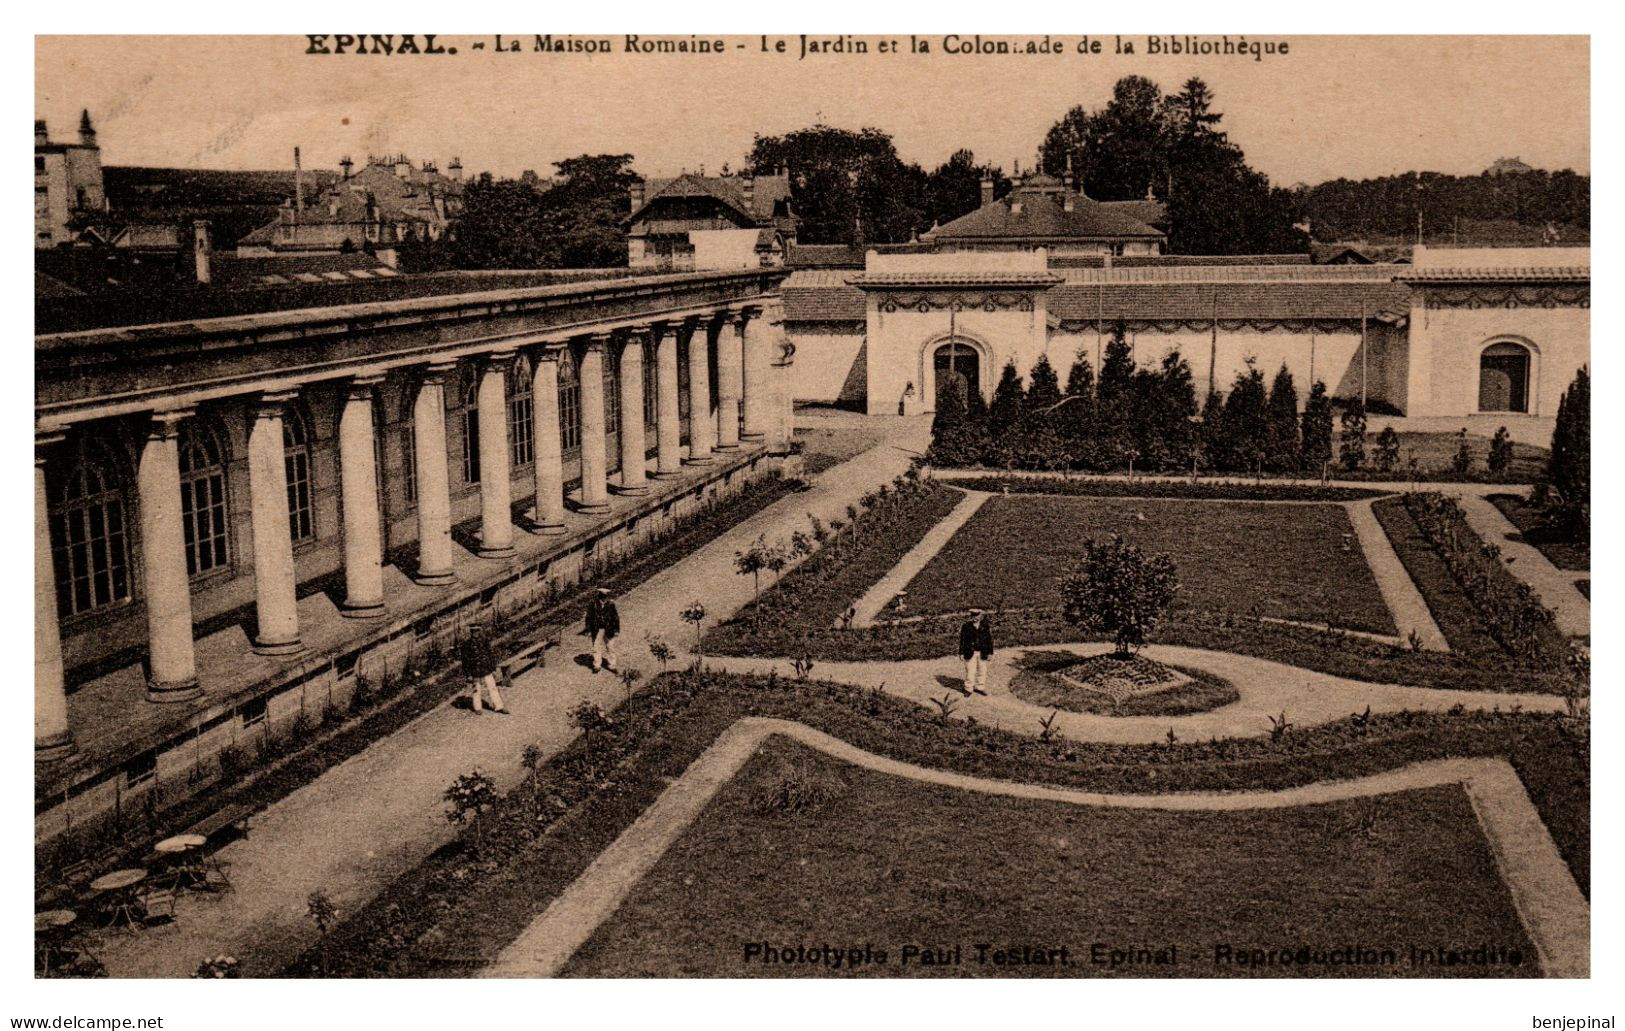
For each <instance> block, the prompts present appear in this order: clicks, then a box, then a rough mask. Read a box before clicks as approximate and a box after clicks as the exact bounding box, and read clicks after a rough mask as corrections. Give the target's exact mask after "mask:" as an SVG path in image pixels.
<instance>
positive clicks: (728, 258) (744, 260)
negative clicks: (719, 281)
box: [688, 229, 760, 269]
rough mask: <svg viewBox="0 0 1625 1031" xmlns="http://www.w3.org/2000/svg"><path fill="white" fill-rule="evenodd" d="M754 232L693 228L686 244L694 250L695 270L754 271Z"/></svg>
mask: <svg viewBox="0 0 1625 1031" xmlns="http://www.w3.org/2000/svg"><path fill="white" fill-rule="evenodd" d="M756 235H757V234H756V230H754V229H694V230H690V231H689V234H688V242H689V243H690V244H692V245H693V247H694V267H695V268H696V269H730V268H756V267H757V265H759V264H760V262H759V260H758V259H757V257H756Z"/></svg>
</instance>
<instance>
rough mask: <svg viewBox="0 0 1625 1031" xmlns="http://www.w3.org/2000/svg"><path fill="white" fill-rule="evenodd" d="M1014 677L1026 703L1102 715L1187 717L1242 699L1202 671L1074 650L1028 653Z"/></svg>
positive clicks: (1013, 687)
mask: <svg viewBox="0 0 1625 1031" xmlns="http://www.w3.org/2000/svg"><path fill="white" fill-rule="evenodd" d="M1017 665H1018V666H1019V667H1020V668H1019V670H1018V671H1017V673H1016V674H1015V676H1014V677H1013V678H1011V681H1010V693H1011V694H1013V695H1015V696H1016V697H1017V698H1020V699H1021V700H1022V701H1024V702H1030V703H1032V704H1033V705H1041V706H1045V707H1047V708H1053V709H1065V710H1066V711H1068V712H1082V713H1090V714H1093V715H1098V716H1186V715H1189V714H1191V713H1193V712H1209V711H1211V710H1213V709H1217V708H1220V707H1221V706H1225V705H1230V704H1231V703H1233V702H1236V701H1238V700H1240V698H1241V692H1239V691H1237V690H1236V688H1235V685H1234V684H1231V683H1230V682H1229V681H1227V680H1225V679H1223V678H1222V677H1216V676H1214V675H1212V674H1211V673H1205V672H1203V671H1201V670H1195V669H1184V668H1182V667H1178V666H1164V665H1163V664H1162V663H1160V662H1153V661H1152V660H1150V659H1147V658H1145V657H1144V656H1139V655H1136V656H1133V657H1132V658H1128V659H1123V658H1120V657H1118V656H1116V655H1095V656H1090V657H1089V658H1085V659H1079V658H1078V656H1077V655H1075V654H1073V653H1071V652H1028V653H1026V654H1025V655H1023V656H1022V657H1021V659H1019V660H1017Z"/></svg>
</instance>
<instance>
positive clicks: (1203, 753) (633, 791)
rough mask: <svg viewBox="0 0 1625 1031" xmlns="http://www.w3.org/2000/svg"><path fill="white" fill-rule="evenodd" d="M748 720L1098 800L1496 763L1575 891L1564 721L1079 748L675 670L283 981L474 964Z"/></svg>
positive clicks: (431, 971) (1344, 727) (1517, 717)
mask: <svg viewBox="0 0 1625 1031" xmlns="http://www.w3.org/2000/svg"><path fill="white" fill-rule="evenodd" d="M752 715H759V716H773V717H780V718H784V719H792V720H798V721H800V722H803V723H806V724H808V725H809V726H812V727H815V728H817V729H819V730H822V731H824V732H826V733H829V734H831V735H834V736H835V737H837V738H840V739H841V740H844V741H848V742H850V743H852V744H854V745H856V746H857V747H859V748H863V749H866V750H869V751H872V752H876V753H878V754H881V755H886V756H890V757H892V758H896V759H899V760H902V761H904V762H911V763H916V764H919V765H923V766H928V767H935V768H941V769H946V770H952V771H956V772H960V773H966V774H969V775H972V776H980V777H994V778H998V779H1003V780H1013V781H1018V782H1026V783H1044V784H1055V785H1059V786H1064V787H1074V788H1081V789H1085V790H1096V791H1103V792H1145V791H1155V792H1177V791H1199V790H1205V791H1217V790H1240V789H1247V790H1266V789H1272V788H1284V787H1293V786H1297V785H1301V784H1307V783H1312V782H1314V781H1318V780H1325V779H1345V778H1352V777H1358V776H1364V775H1368V774H1372V773H1378V772H1382V771H1384V770H1390V769H1394V768H1396V767H1399V766H1403V765H1406V764H1409V763H1413V762H1420V761H1425V760H1431V759H1440V758H1446V757H1452V756H1485V755H1495V756H1505V757H1506V758H1508V759H1509V761H1511V762H1512V764H1513V766H1514V767H1515V768H1516V769H1517V770H1518V773H1519V775H1520V777H1521V778H1522V779H1523V782H1524V785H1525V787H1526V788H1527V789H1528V791H1529V794H1530V797H1531V799H1532V800H1533V801H1534V803H1535V806H1536V808H1537V809H1538V810H1539V811H1540V813H1541V815H1542V818H1543V819H1544V820H1545V822H1546V825H1547V827H1548V828H1549V829H1550V831H1551V833H1552V835H1553V837H1554V839H1555V840H1556V842H1557V845H1558V848H1559V850H1560V851H1561V853H1562V855H1563V857H1564V859H1565V860H1566V861H1567V862H1568V863H1569V866H1570V868H1571V869H1572V870H1573V871H1574V874H1575V877H1576V878H1577V880H1578V881H1579V882H1580V885H1581V887H1582V889H1586V888H1587V886H1588V884H1589V861H1590V860H1589V855H1590V823H1589V812H1590V809H1589V806H1590V777H1589V770H1590V749H1589V737H1588V735H1587V734H1585V732H1584V725H1583V724H1577V723H1575V722H1574V721H1571V720H1568V719H1565V718H1562V717H1557V716H1552V715H1542V714H1532V713H1516V712H1494V713H1467V712H1451V713H1394V714H1389V715H1377V716H1363V717H1362V716H1354V717H1350V718H1349V719H1347V720H1342V721H1339V722H1337V723H1333V724H1328V725H1325V726H1321V727H1314V728H1309V729H1307V730H1299V729H1293V730H1291V731H1289V732H1287V733H1285V734H1283V735H1281V736H1280V738H1279V739H1275V740H1272V739H1271V738H1270V737H1259V738H1248V739H1241V740H1224V741H1217V740H1215V741H1206V742H1189V743H1186V742H1179V743H1176V744H1171V745H1109V744H1083V743H1078V742H1072V741H1068V740H1065V739H1062V738H1051V739H1050V740H1047V741H1045V740H1040V739H1039V738H1038V737H1036V736H1026V735H1021V734H1016V733H1012V732H1010V731H1005V730H999V729H996V728H993V727H989V726H986V725H983V724H976V723H970V722H968V721H963V720H958V719H953V718H949V717H944V716H942V715H940V714H937V713H933V712H931V711H928V710H927V709H925V708H923V707H921V706H919V705H916V704H914V703H912V702H909V701H906V700H904V699H900V698H897V697H895V696H892V695H887V694H885V693H884V692H879V691H872V690H866V689H862V688H856V687H850V686H846V685H842V684H833V683H827V682H820V681H814V682H805V683H804V682H798V681H790V680H784V679H779V678H774V677H766V678H763V677H740V676H732V675H726V674H717V673H709V672H701V673H674V674H667V675H665V676H662V677H659V678H657V679H656V680H655V681H654V682H653V683H652V684H651V686H650V688H649V689H646V690H645V691H642V692H640V693H638V694H637V695H635V696H633V698H632V699H631V700H630V701H629V702H628V703H627V704H626V705H624V706H622V707H620V708H619V709H617V710H616V711H615V712H614V713H613V714H612V715H610V716H609V717H608V719H607V722H605V723H604V724H603V725H601V726H599V727H598V729H595V730H594V731H592V732H590V733H587V734H583V735H582V736H580V737H578V738H577V739H576V740H575V741H574V742H572V743H571V744H570V745H569V746H568V747H567V748H566V749H565V750H564V751H562V752H560V753H559V754H558V755H556V756H555V757H554V758H553V759H552V760H551V761H549V762H547V763H546V764H544V765H543V766H541V767H540V768H538V769H537V770H536V771H534V773H532V774H531V775H530V776H529V777H528V778H527V779H526V780H525V781H524V782H522V783H521V784H520V785H519V786H518V787H516V788H515V789H514V790H513V791H511V792H509V793H508V794H507V795H506V796H504V797H503V798H502V799H501V800H500V801H499V802H498V803H497V804H496V805H495V806H493V807H492V808H491V809H489V810H487V811H485V812H484V813H482V814H481V815H479V816H477V817H476V818H475V820H476V822H477V823H478V824H480V825H481V826H479V827H478V828H475V827H470V828H467V829H465V830H464V831H463V832H462V833H461V834H460V836H459V837H458V839H457V840H456V841H455V842H454V843H452V844H450V845H448V846H446V847H444V848H441V849H439V850H437V851H436V852H435V853H434V854H433V855H431V856H429V857H428V858H426V859H425V860H424V861H423V862H422V863H420V864H419V865H418V866H417V867H415V868H414V869H412V870H411V871H409V872H408V873H406V874H405V875H403V876H402V877H401V878H399V879H398V880H397V881H396V882H395V883H394V884H392V885H391V886H389V887H388V888H386V889H385V890H384V891H382V892H380V893H379V895H378V896H376V897H375V898H374V899H373V900H372V901H371V902H369V903H367V904H366V905H364V906H362V907H361V908H360V909H359V910H357V911H356V912H354V913H352V914H350V915H349V916H348V918H347V919H345V920H344V922H343V923H342V924H340V925H339V926H338V927H337V928H335V929H334V930H333V931H332V932H331V934H330V935H329V936H328V937H327V939H326V940H325V942H324V943H323V945H322V946H319V947H315V948H312V949H311V950H310V951H309V952H308V953H307V954H306V955H305V956H303V957H301V958H300V959H299V960H297V961H296V962H295V963H294V964H292V965H291V966H290V968H289V970H288V973H289V974H292V975H295V976H315V975H317V974H319V973H320V972H321V971H322V954H323V953H324V952H325V956H326V962H327V964H328V969H329V970H330V972H331V973H332V974H333V975H335V976H395V977H399V976H448V975H453V974H467V973H469V972H471V971H472V970H474V969H477V968H479V967H482V966H484V965H485V964H487V963H489V962H490V960H491V959H493V958H494V957H495V956H496V955H497V954H498V953H499V952H500V951H501V950H502V949H503V948H504V947H506V945H507V944H508V943H509V942H511V941H512V940H513V939H514V938H515V937H517V936H518V934H519V932H520V931H522V930H523V929H524V928H525V927H526V926H528V925H529V923H530V921H531V920H532V919H534V918H535V916H536V915H537V914H538V913H540V912H541V911H542V910H543V909H544V908H545V906H546V905H547V903H548V902H549V901H550V900H552V899H553V898H555V897H556V896H557V895H558V894H559V893H560V892H561V891H563V890H564V889H565V888H566V887H567V886H568V885H569V884H570V883H571V882H572V881H574V880H575V879H576V877H578V876H579V875H580V873H581V872H582V871H583V870H584V869H586V867H587V865H588V864H590V863H591V862H592V861H593V860H594V859H595V858H596V857H597V856H598V855H599V853H601V852H602V851H603V850H604V848H605V847H607V846H608V845H609V844H610V843H611V842H612V841H614V840H615V838H616V837H618V836H619V835H620V833H621V832H622V831H623V830H624V829H625V828H626V827H627V826H629V825H630V824H631V823H632V822H633V821H634V820H636V819H637V817H638V816H639V815H641V814H642V813H643V811H644V810H645V809H646V808H647V807H648V805H649V804H650V803H651V802H652V801H653V800H654V799H655V798H656V797H658V796H659V795H660V793H661V792H662V791H664V790H665V788H666V787H667V785H668V783H669V780H670V778H673V777H676V776H678V775H680V774H681V773H682V772H683V771H684V770H685V769H687V767H688V766H689V765H690V764H691V763H692V762H693V761H694V759H695V758H697V757H698V756H699V755H700V753H701V752H703V751H704V750H705V749H706V748H707V747H708V746H709V745H710V744H711V743H712V742H713V741H715V740H716V738H717V735H718V734H720V733H721V732H722V731H723V730H725V729H726V728H727V727H729V726H731V725H732V724H733V723H734V722H735V721H736V720H738V719H739V718H741V717H744V716H752ZM1037 729H1038V728H1037V727H1035V728H1034V731H1035V733H1036V731H1037ZM1261 729H1263V728H1261ZM476 840H478V841H479V842H480V844H479V846H478V847H477V848H476V846H475V842H476Z"/></svg>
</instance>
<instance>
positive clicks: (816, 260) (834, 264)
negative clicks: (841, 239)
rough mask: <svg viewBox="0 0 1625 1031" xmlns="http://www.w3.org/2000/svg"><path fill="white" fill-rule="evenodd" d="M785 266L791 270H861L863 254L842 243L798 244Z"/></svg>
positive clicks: (786, 259)
mask: <svg viewBox="0 0 1625 1031" xmlns="http://www.w3.org/2000/svg"><path fill="white" fill-rule="evenodd" d="M785 264H787V265H789V266H790V267H791V268H798V269H800V268H808V269H811V268H862V267H863V252H862V251H860V250H858V249H857V248H856V247H852V246H849V245H847V244H844V243H798V244H796V245H795V246H793V247H791V248H790V253H789V255H788V256H787V257H786V258H785Z"/></svg>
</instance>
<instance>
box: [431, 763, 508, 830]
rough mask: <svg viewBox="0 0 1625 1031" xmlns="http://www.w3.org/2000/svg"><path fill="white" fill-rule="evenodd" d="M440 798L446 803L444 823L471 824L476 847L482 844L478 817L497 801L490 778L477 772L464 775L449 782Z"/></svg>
mask: <svg viewBox="0 0 1625 1031" xmlns="http://www.w3.org/2000/svg"><path fill="white" fill-rule="evenodd" d="M441 797H442V798H443V799H444V800H445V803H446V822H448V823H452V824H458V825H461V824H463V823H472V824H473V825H474V840H475V844H476V847H478V846H479V845H481V844H483V840H484V839H483V836H482V835H483V831H482V830H481V829H480V821H479V815H480V813H482V812H484V811H485V810H486V809H489V808H491V807H492V806H494V805H496V804H497V801H498V796H497V786H496V784H495V783H494V782H492V780H491V778H490V777H487V776H486V775H485V774H483V773H481V772H480V771H479V770H474V771H472V772H470V773H464V774H462V775H461V776H459V777H458V778H457V779H456V780H454V781H452V782H451V786H450V787H448V788H446V792H445V794H444V795H442V796H441Z"/></svg>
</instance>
